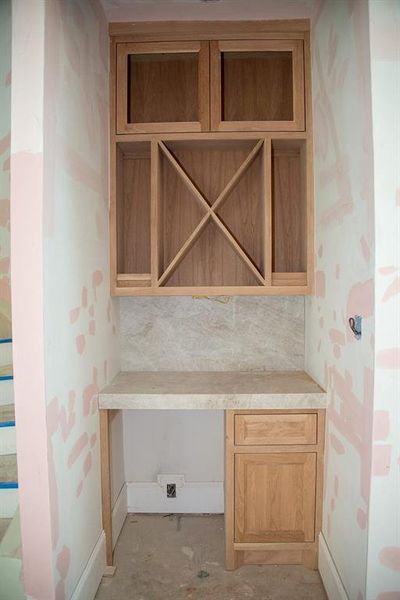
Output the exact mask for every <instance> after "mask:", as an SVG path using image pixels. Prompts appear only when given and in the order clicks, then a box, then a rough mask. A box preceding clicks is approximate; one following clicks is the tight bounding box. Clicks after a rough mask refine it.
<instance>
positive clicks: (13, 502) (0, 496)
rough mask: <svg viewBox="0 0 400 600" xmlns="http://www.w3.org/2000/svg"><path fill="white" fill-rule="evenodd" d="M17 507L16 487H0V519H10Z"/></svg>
mask: <svg viewBox="0 0 400 600" xmlns="http://www.w3.org/2000/svg"><path fill="white" fill-rule="evenodd" d="M17 508H18V489H14V488H11V489H2V488H1V489H0V519H12V518H13V516H14V515H15V511H16V510H17Z"/></svg>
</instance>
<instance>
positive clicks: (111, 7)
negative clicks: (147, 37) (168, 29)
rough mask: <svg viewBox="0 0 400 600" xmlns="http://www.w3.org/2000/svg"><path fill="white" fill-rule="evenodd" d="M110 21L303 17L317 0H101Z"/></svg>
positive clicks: (309, 14) (308, 13)
mask: <svg viewBox="0 0 400 600" xmlns="http://www.w3.org/2000/svg"><path fill="white" fill-rule="evenodd" d="M101 3H102V5H103V7H104V10H105V13H106V16H107V19H108V21H177V20H180V21H182V20H188V21H190V20H199V21H201V20H203V21H204V20H210V21H213V20H217V21H219V20H227V21H229V20H238V19H243V20H254V19H304V18H308V17H310V16H311V14H312V12H313V10H314V6H315V4H316V2H315V0H246V1H245V2H244V1H243V0H219V1H218V2H215V1H211V2H201V0H163V1H162V2H160V0H146V1H145V2H143V0H101Z"/></svg>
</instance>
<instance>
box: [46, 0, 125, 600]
mask: <svg viewBox="0 0 400 600" xmlns="http://www.w3.org/2000/svg"><path fill="white" fill-rule="evenodd" d="M107 49H108V44H107V24H106V22H105V20H104V14H103V13H102V9H101V7H100V5H99V4H98V3H97V2H86V1H84V0H78V1H75V2H64V1H62V0H53V1H52V2H50V3H47V4H46V47H45V82H44V86H45V102H44V114H45V124H44V177H45V198H44V211H43V215H44V222H43V227H44V331H45V374H46V402H47V415H48V417H47V418H48V436H49V461H50V484H51V485H50V501H51V510H52V533H53V563H54V577H55V584H56V594H57V599H58V598H64V597H65V598H70V597H71V596H72V594H73V592H74V589H75V587H76V585H77V583H78V581H79V579H80V576H81V575H82V570H83V567H84V566H85V565H86V563H87V561H88V559H89V557H90V556H91V553H92V551H93V549H94V547H95V546H96V544H97V542H98V539H99V537H100V534H101V531H102V523H101V498H100V463H99V422H98V410H97V401H96V400H97V398H96V394H97V391H98V389H99V388H100V387H101V386H103V385H104V384H105V383H106V382H107V381H108V380H109V379H110V378H111V377H113V376H114V374H115V373H116V371H118V366H119V365H118V360H117V358H118V349H117V344H116V330H115V323H114V322H113V305H112V302H111V300H110V293H109V283H108V282H109V265H108V245H109V244H108V57H107Z"/></svg>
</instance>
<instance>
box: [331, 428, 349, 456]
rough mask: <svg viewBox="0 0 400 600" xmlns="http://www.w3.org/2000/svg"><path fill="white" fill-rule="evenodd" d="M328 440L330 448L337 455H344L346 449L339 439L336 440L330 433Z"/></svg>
mask: <svg viewBox="0 0 400 600" xmlns="http://www.w3.org/2000/svg"><path fill="white" fill-rule="evenodd" d="M330 438H331V444H332V448H334V449H335V450H336V452H337V453H338V454H344V453H345V452H346V449H345V447H344V446H343V444H342V442H341V441H340V440H339V438H337V437H336V435H335V434H334V433H331V435H330Z"/></svg>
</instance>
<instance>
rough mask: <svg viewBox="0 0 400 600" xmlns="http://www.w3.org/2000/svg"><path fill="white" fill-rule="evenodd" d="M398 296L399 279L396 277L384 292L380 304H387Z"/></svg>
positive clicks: (399, 288)
mask: <svg viewBox="0 0 400 600" xmlns="http://www.w3.org/2000/svg"><path fill="white" fill-rule="evenodd" d="M397 294H400V277H396V279H395V280H394V281H392V283H391V284H390V285H388V287H387V288H386V290H385V293H384V294H383V298H382V302H387V301H388V300H389V299H390V298H392V297H393V296H397Z"/></svg>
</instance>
